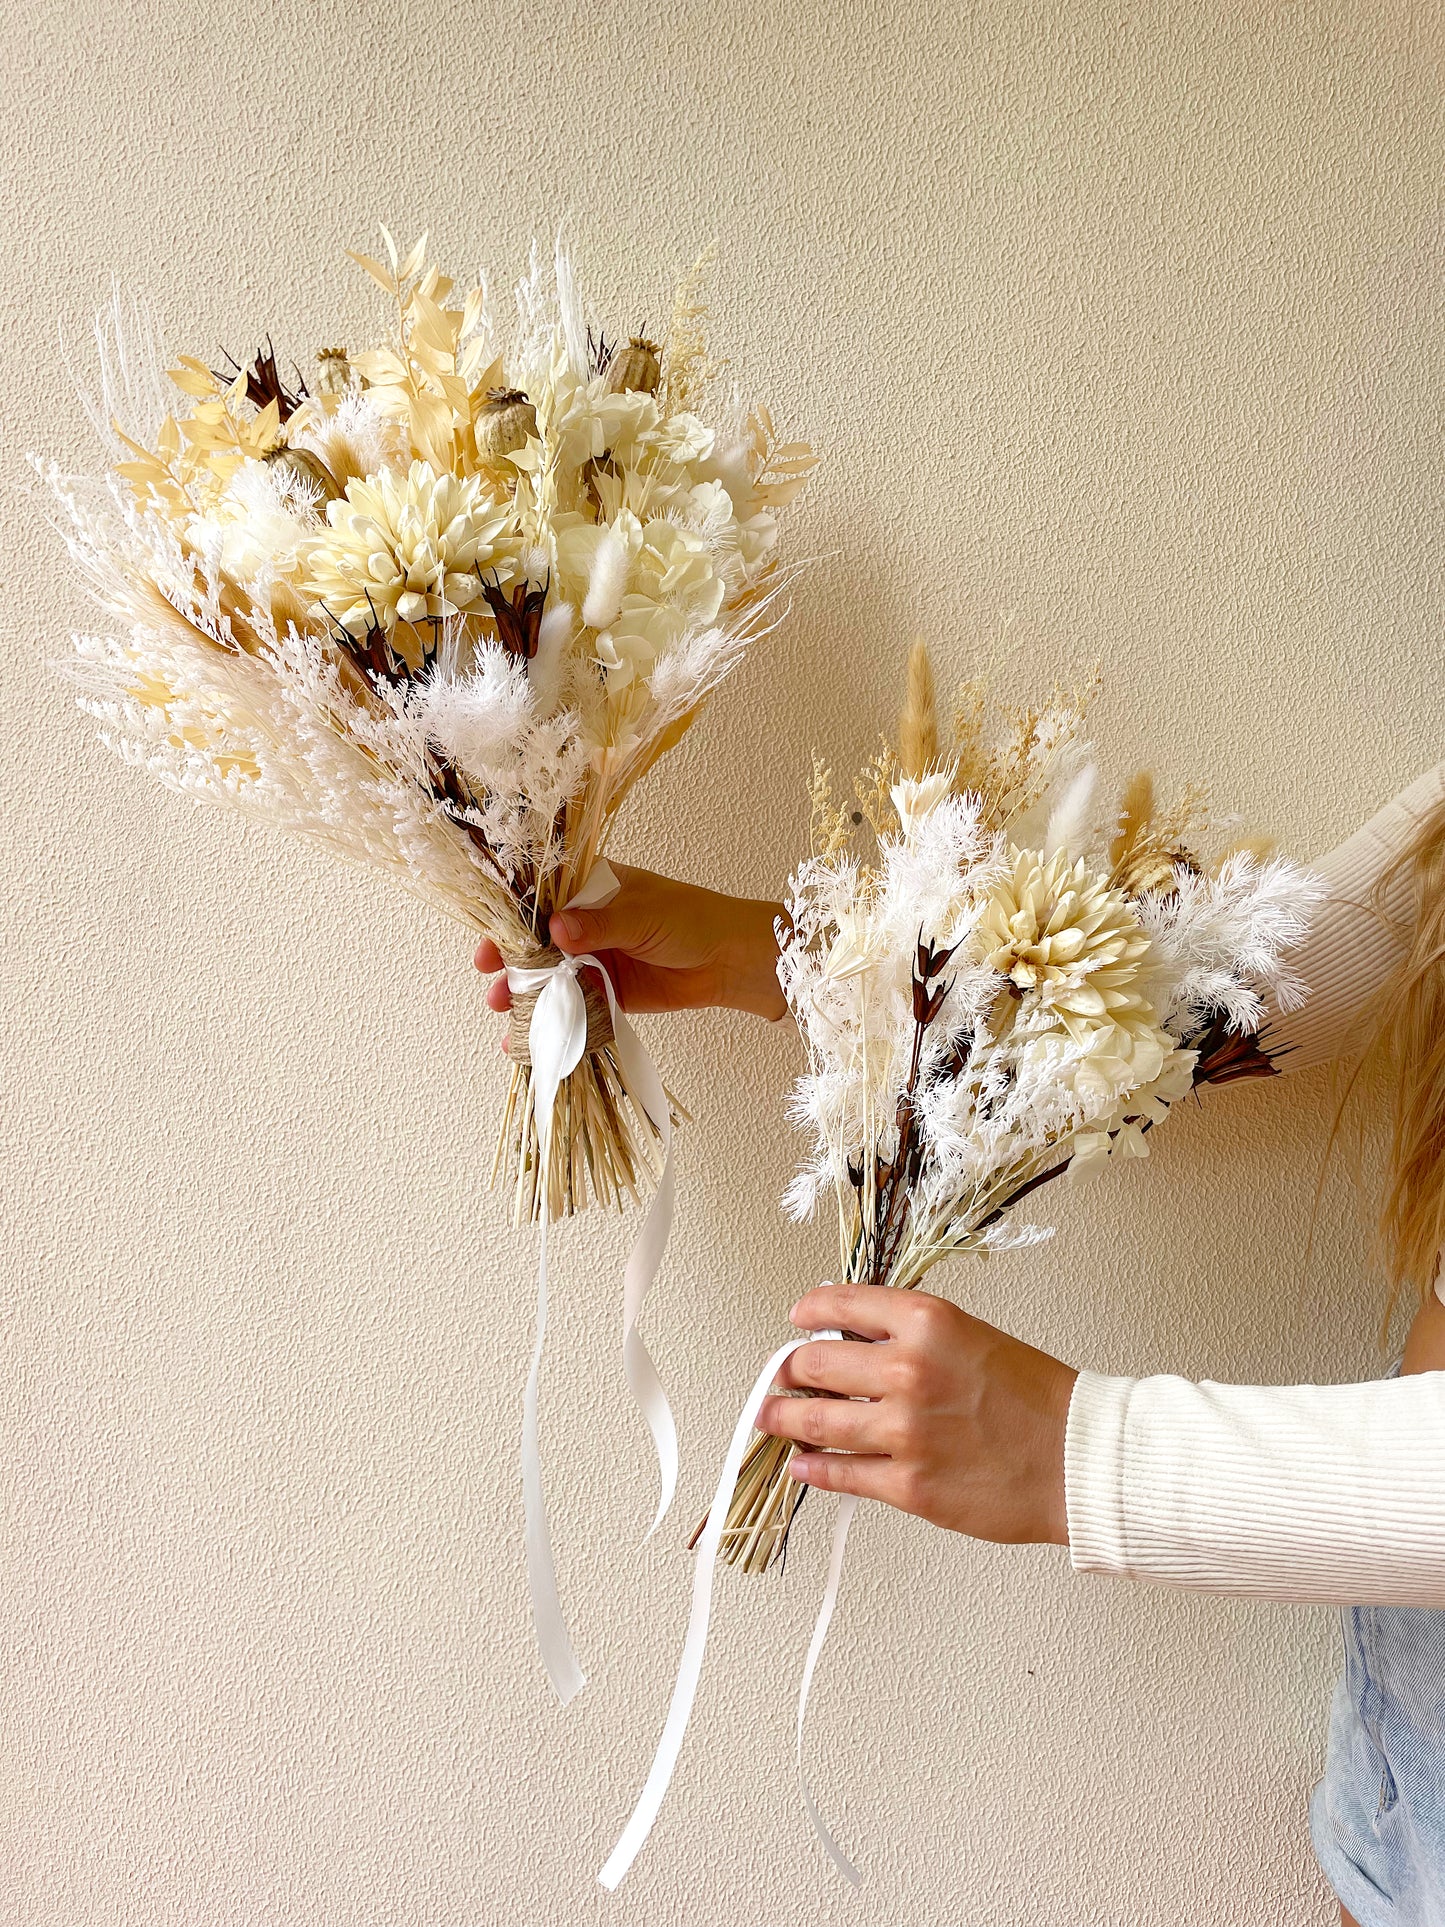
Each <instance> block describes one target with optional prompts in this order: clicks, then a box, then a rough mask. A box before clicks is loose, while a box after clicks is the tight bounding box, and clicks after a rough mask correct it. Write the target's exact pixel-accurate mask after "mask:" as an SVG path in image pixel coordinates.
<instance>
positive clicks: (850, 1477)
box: [788, 1452, 894, 1504]
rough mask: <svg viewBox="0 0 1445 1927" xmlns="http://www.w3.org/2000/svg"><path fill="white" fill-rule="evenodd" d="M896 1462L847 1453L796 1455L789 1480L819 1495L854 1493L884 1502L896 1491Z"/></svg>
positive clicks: (888, 1500)
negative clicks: (794, 1480) (811, 1488)
mask: <svg viewBox="0 0 1445 1927" xmlns="http://www.w3.org/2000/svg"><path fill="white" fill-rule="evenodd" d="M892 1468H893V1461H892V1460H891V1459H879V1458H870V1457H868V1456H866V1455H862V1454H857V1453H848V1452H796V1453H794V1455H793V1457H792V1458H791V1459H789V1461H788V1477H789V1478H790V1479H796V1480H797V1481H798V1483H799V1485H811V1486H815V1487H816V1488H817V1489H818V1491H820V1492H853V1493H856V1494H857V1496H858V1497H859V1498H860V1499H883V1500H885V1501H887V1502H888V1503H889V1504H891V1503H892V1501H891V1500H890V1499H889V1497H888V1495H889V1493H890V1492H891V1491H892V1490H893V1486H894V1478H893V1469H892Z"/></svg>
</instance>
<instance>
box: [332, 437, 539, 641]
mask: <svg viewBox="0 0 1445 1927" xmlns="http://www.w3.org/2000/svg"><path fill="white" fill-rule="evenodd" d="M507 515H508V509H507V506H506V505H505V504H504V503H499V502H497V501H496V500H494V498H493V497H492V496H490V495H486V494H483V493H482V485H481V482H480V480H479V479H478V478H477V477H476V476H474V475H473V476H467V477H465V478H462V477H459V476H456V475H438V474H437V473H436V472H435V471H434V470H433V468H432V466H431V464H430V462H419V461H418V462H413V463H412V465H411V467H410V468H409V469H408V470H407V472H406V474H405V475H401V474H399V473H398V472H396V471H395V470H392V469H383V470H382V472H381V473H380V474H378V475H369V476H368V477H367V478H366V480H365V481H363V482H358V481H350V482H348V483H347V485H346V494H345V496H344V497H340V498H338V499H337V500H336V501H334V502H330V503H328V505H327V510H326V516H327V524H328V526H327V527H326V528H325V529H324V530H323V531H322V533H321V534H320V535H319V536H318V537H317V539H316V542H315V543H314V545H313V546H312V548H311V550H310V552H309V554H308V556H307V568H308V585H307V586H308V587H309V588H310V590H311V593H312V595H313V596H314V597H315V599H316V601H317V602H318V603H319V604H323V605H324V606H325V609H326V612H327V613H328V614H329V615H330V616H331V617H332V619H333V620H334V621H336V622H338V623H340V624H341V626H342V627H343V628H345V629H350V630H352V631H353V632H364V631H365V630H366V629H367V628H368V627H369V626H370V625H371V623H372V622H378V623H380V624H381V626H382V627H383V628H384V629H385V630H386V632H387V634H388V635H390V634H391V633H392V631H393V630H394V629H395V628H396V627H397V625H398V624H399V623H422V622H438V621H440V620H441V619H442V618H443V617H445V616H451V615H456V614H457V613H458V611H459V610H462V609H465V608H467V607H469V606H470V604H471V603H473V602H474V601H476V599H477V597H478V596H479V595H480V594H481V583H480V581H479V580H478V577H477V570H478V569H485V568H486V567H487V565H488V564H489V563H491V562H492V561H494V560H495V558H496V555H497V551H498V546H499V545H498V544H497V540H496V538H497V536H498V535H499V534H500V533H501V531H502V529H503V527H504V526H505V524H506V521H507Z"/></svg>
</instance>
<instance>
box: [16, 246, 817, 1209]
mask: <svg viewBox="0 0 1445 1927" xmlns="http://www.w3.org/2000/svg"><path fill="white" fill-rule="evenodd" d="M383 234H384V236H385V241H386V260H385V261H377V260H374V259H371V258H369V257H367V256H365V255H361V254H356V255H353V257H352V258H353V259H354V260H355V261H357V262H358V263H359V264H360V266H361V267H362V268H364V269H365V270H366V272H367V273H368V274H369V275H371V277H372V278H373V279H374V280H375V281H376V282H377V283H378V285H379V286H380V288H381V289H382V291H383V293H384V294H385V296H386V299H387V302H388V304H389V305H390V308H391V310H392V325H391V328H390V330H389V332H388V333H387V334H386V335H385V336H384V338H383V339H381V340H380V341H378V342H376V343H375V344H374V345H372V346H370V347H368V348H366V349H365V350H364V351H356V350H348V349H344V348H339V347H338V348H324V349H322V350H321V351H320V353H319V354H318V355H317V357H316V364H315V371H314V374H313V375H312V378H311V383H310V385H309V386H308V384H307V382H306V380H305V379H304V378H303V377H302V376H301V375H300V373H299V372H297V373H296V374H295V375H294V376H293V377H291V378H290V379H289V380H288V379H287V377H286V376H285V375H284V373H283V371H282V369H281V368H280V367H279V366H278V363H277V359H276V356H275V353H274V351H273V350H272V349H271V348H270V347H269V345H268V347H267V349H266V350H264V351H263V352H261V353H260V354H258V355H257V356H256V358H255V359H254V361H252V362H251V363H250V364H249V365H248V366H245V367H241V366H239V365H237V364H236V363H234V362H232V363H231V364H230V365H229V366H228V367H225V368H222V369H221V370H219V371H213V370H212V369H211V368H210V367H208V366H207V365H206V363H205V362H204V361H202V360H200V359H198V358H197V357H195V356H192V355H182V356H180V357H179V359H178V361H177V363H176V365H175V366H173V367H172V368H171V369H170V370H169V380H170V390H169V393H168V392H167V383H166V380H165V378H164V375H163V372H162V370H163V363H162V361H161V359H160V356H159V354H158V350H157V346H156V343H155V340H154V335H153V330H152V329H151V327H150V326H149V324H148V323H147V321H146V318H145V316H144V314H143V312H140V311H138V310H137V311H135V312H133V313H131V314H130V315H125V314H123V313H122V311H121V306H120V303H119V302H118V301H117V303H116V304H115V305H114V307H113V310H112V312H111V314H110V316H109V317H107V318H105V319H104V320H103V321H102V323H101V324H100V326H99V327H98V329H97V334H98V339H99V347H100V362H101V368H100V392H99V395H98V396H97V397H96V398H94V401H93V404H92V414H93V417H94V419H95V423H96V426H97V428H98V430H99V431H100V433H101V435H102V438H103V440H104V442H105V445H106V447H107V450H108V452H109V454H110V457H111V462H110V468H109V472H108V474H107V475H106V476H105V477H103V478H100V479H96V478H80V477H75V476H69V475H66V474H64V473H62V472H61V471H60V469H59V468H58V466H57V465H56V464H54V463H53V462H39V463H38V466H40V467H41V469H42V470H43V472H44V473H45V475H46V476H47V478H48V479H49V480H50V482H51V483H52V485H53V487H54V489H55V491H56V493H57V495H58V496H59V498H60V500H61V502H62V504H63V505H64V508H65V509H66V511H68V513H67V516H66V524H65V528H66V534H67V538H68V541H69V544H70V548H71V552H72V554H73V555H74V556H75V558H76V559H77V561H78V562H79V563H80V564H81V566H82V568H83V570H84V572H85V575H86V577H87V579H88V581H89V583H90V585H91V587H92V588H93V590H94V591H95V595H96V598H97V600H98V602H99V604H100V606H101V608H102V609H103V610H104V612H105V614H106V616H107V617H108V618H109V619H110V624H111V625H113V626H111V627H109V628H108V630H107V632H106V633H104V634H89V633H86V634H80V635H77V636H76V637H75V638H74V646H75V659H74V661H73V664H72V670H73V673H74V674H75V675H76V677H77V679H78V680H79V682H80V684H81V688H82V702H83V704H84V706H85V707H86V708H88V709H89V710H91V711H92V712H93V713H94V714H95V715H96V716H97V717H98V718H99V719H100V721H101V723H102V725H103V734H104V737H105V740H106V741H107V742H108V743H109V744H110V745H111V746H112V747H113V748H114V749H116V750H117V751H118V753H119V754H120V755H121V756H122V757H124V758H125V759H126V760H127V761H130V762H133V763H137V764H139V765H141V766H142V767H144V768H145V769H147V770H149V771H150V772H151V773H152V774H153V775H154V776H156V777H158V778H159V779H160V780H161V781H162V782H163V783H166V784H168V785H169V786H171V787H172V788H175V789H178V790H182V791H184V792H186V793H187V794H189V795H192V796H196V797H202V798H206V799H209V800H213V801H216V802H221V803H226V804H230V805H233V806H234V807H236V808H239V809H242V810H245V811H247V812H249V813H250V814H252V815H254V816H257V817H260V818H261V819H263V820H265V821H266V822H268V823H271V824H273V825H275V826H276V827H279V828H282V829H286V830H290V831H293V832H296V833H299V834H300V835H303V836H305V837H309V838H310V839H312V840H313V841H315V842H319V843H321V844H323V845H324V846H325V847H327V848H328V849H330V850H332V851H333V852H335V853H336V854H338V855H340V856H343V857H346V858H349V859H352V860H354V861H357V862H360V863H363V864H366V865H368V866H371V867H374V868H376V869H379V870H382V871H384V872H386V873H387V874H389V875H391V876H393V877H395V878H397V879H398V880H399V881H401V882H402V883H403V884H405V885H406V886H407V887H408V888H410V889H412V890H413V891H415V892H417V893H418V894H420V895H421V896H423V897H425V898H426V899H428V900H429V901H430V902H432V903H433V904H435V905H436V906H437V907H439V908H440V909H441V910H443V911H444V912H446V913H447V914H448V915H449V916H452V917H455V918H457V919H459V920H460V921H461V922H463V923H464V924H466V925H468V926H469V927H470V928H471V929H472V930H473V931H475V932H477V933H478V934H480V935H484V936H487V937H489V938H491V939H492V941H493V942H494V943H495V944H496V945H497V948H498V949H499V950H500V952H501V953H502V955H503V956H504V957H505V958H506V959H507V961H508V963H509V964H512V965H515V966H516V967H517V968H518V969H519V970H529V971H535V970H537V969H539V968H541V969H547V968H553V969H555V968H556V967H557V966H559V965H560V964H561V963H562V962H563V960H562V959H561V957H560V956H559V954H558V953H557V952H555V951H554V950H552V949H551V948H550V947H549V945H548V942H547V920H548V916H549V914H550V913H551V911H553V910H554V909H557V908H559V907H560V906H561V905H562V904H564V903H566V902H567V901H569V900H570V899H572V898H574V897H575V896H577V894H578V893H579V892H586V891H587V890H588V888H589V884H590V885H591V887H592V889H593V891H594V894H595V891H596V888H597V883H596V881H595V880H594V875H593V873H594V870H595V869H596V868H597V866H598V865H599V864H600V863H601V861H602V858H603V852H604V848H605V845H606V842H607V836H608V832H609V829H610V828H611V826H612V823H613V821H614V819H615V817H616V814H617V811H618V808H619V806H620V805H621V803H622V802H623V800H624V798H625V797H626V796H627V795H628V794H629V792H630V791H631V790H632V788H633V786H634V785H635V784H636V783H637V782H638V781H639V780H640V779H641V778H642V777H643V776H645V775H646V774H647V772H648V771H649V770H650V769H651V768H652V766H653V765H654V764H655V763H656V762H657V761H658V759H659V757H661V756H662V755H664V754H665V752H666V751H667V750H669V749H671V748H672V747H673V746H674V745H675V744H676V743H677V742H678V741H679V739H680V738H681V737H682V735H683V734H684V732H685V731H686V730H687V729H688V727H689V726H690V724H691V723H692V722H693V721H694V719H695V718H696V716H697V715H698V713H699V710H700V708H701V706H702V704H703V702H704V701H705V699H706V698H707V696H708V695H709V694H710V693H711V692H712V690H713V689H714V688H715V687H716V686H717V684H718V683H719V682H720V681H721V680H722V678H723V677H724V676H725V675H726V674H727V672H728V671H729V670H730V669H731V668H732V667H733V666H734V665H735V664H736V662H737V661H738V659H739V658H740V656H741V655H742V653H743V651H744V649H745V648H746V646H747V644H748V642H749V641H750V639H752V638H753V637H755V636H756V635H757V634H758V633H759V631H760V629H762V628H763V627H765V626H766V624H767V622H768V621H769V612H770V609H771V607H772V603H771V600H770V598H771V595H772V594H773V592H774V591H775V590H776V587H777V582H778V555H777V547H778V530H777V520H776V513H777V511H778V509H779V508H781V507H782V506H783V504H784V503H786V502H787V501H789V500H790V499H791V498H792V497H793V495H795V494H796V492H797V490H798V489H799V487H800V486H801V485H802V483H803V480H804V478H805V477H806V475H807V472H808V469H809V468H810V466H811V462H812V457H811V455H810V453H809V451H808V450H807V449H806V447H804V446H803V445H801V444H799V443H789V444H784V445H779V443H778V442H777V441H776V439H775V437H774V433H773V428H772V423H771V419H770V417H769V414H768V412H767V410H766V409H765V408H746V407H744V406H742V405H740V404H738V403H736V402H734V403H733V404H731V405H729V406H725V407H723V408H721V409H719V410H713V411H709V409H708V406H707V396H708V391H709V387H710V385H711V382H712V378H713V377H714V376H715V374H716V373H717V369H718V364H716V363H715V362H714V361H713V360H712V359H711V358H710V356H709V353H708V350H707V345H706V338H705V330H704V313H705V311H704V307H703V301H702V295H701V283H702V278H703V271H704V269H705V266H706V257H704V261H703V262H702V263H700V264H699V267H698V268H697V269H695V270H694V271H693V273H692V274H691V275H689V276H688V277H687V278H686V279H685V280H684V281H683V283H682V285H681V287H680V289H679V291H678V295H677V299H676V305H675V309H674V313H673V317H672V322H671V325H670V327H669V328H668V329H667V331H666V333H665V335H664V337H663V338H662V340H661V341H660V342H653V341H650V340H648V339H646V338H644V337H642V336H637V337H634V338H632V339H630V340H629V341H627V342H626V343H624V344H616V343H614V342H612V341H610V340H608V339H607V338H606V337H605V335H604V334H603V333H602V332H601V330H600V329H599V327H598V326H597V325H596V322H595V318H594V317H592V316H591V315H590V314H589V311H588V310H587V309H586V308H585V307H584V304H583V301H582V298H581V296H580V294H579V292H578V289H577V286H576V282H575V278H574V274H573V271H572V268H571V265H570V262H569V260H568V258H567V257H566V255H565V254H563V253H562V252H561V251H560V250H559V251H558V254H557V257H556V261H555V265H554V267H552V269H551V271H550V272H549V271H548V269H547V267H546V266H545V265H544V264H543V263H542V262H541V261H540V260H539V258H538V257H537V256H536V254H535V251H534V258H533V263H532V269H531V272H530V273H529V274H528V276H527V277H526V278H525V279H524V280H523V281H522V283H521V284H520V286H519V287H518V288H517V290H516V302H515V314H514V317H513V319H512V321H511V324H510V327H507V326H504V325H503V321H502V318H501V317H500V316H499V314H498V313H497V310H496V304H494V302H493V300H492V298H491V295H490V293H489V290H488V286H487V284H486V282H485V280H482V281H479V283H478V284H477V285H476V286H474V287H473V288H472V289H471V290H470V291H469V292H468V293H467V294H466V295H465V297H464V299H463V300H462V301H461V303H460V305H457V304H456V303H455V302H454V300H453V298H452V295H453V290H452V283H451V282H450V281H449V280H448V279H447V278H446V277H445V276H444V275H443V274H442V273H441V272H440V271H439V270H438V268H437V267H436V266H434V265H433V264H432V262H431V261H430V260H429V259H428V254H427V243H426V237H425V236H423V237H422V239H421V240H419V241H418V242H417V243H416V245H415V246H414V247H412V248H410V249H409V250H407V251H406V252H405V253H404V254H403V253H402V252H401V251H399V250H398V249H397V247H396V246H395V245H394V243H393V241H392V239H391V236H390V235H389V234H387V233H386V230H385V229H383ZM178 403H179V405H177V404H178ZM601 875H602V876H604V877H605V875H606V872H605V870H603V871H602V872H601ZM583 988H584V990H585V993H586V1019H587V1028H586V1048H585V1051H584V1053H583V1055H582V1058H581V1061H580V1062H579V1063H578V1064H577V1066H576V1068H575V1069H574V1070H573V1071H572V1072H571V1073H570V1075H568V1076H567V1077H566V1078H565V1080H564V1082H563V1084H562V1086H561V1089H560V1091H559V1093H558V1096H557V1101H556V1106H555V1116H554V1119H553V1128H552V1130H551V1133H550V1143H549V1144H545V1145H544V1144H542V1143H541V1142H540V1141H539V1133H538V1128H537V1124H538V1120H537V1116H536V1108H535V1106H534V1105H533V1104H532V1103H531V1102H530V1101H529V1085H530V1080H531V1066H530V1062H529V1053H528V1048H527V1035H528V1018H529V1014H530V1010H531V1006H532V1003H533V1002H534V1001H535V998H536V995H537V989H536V987H535V986H534V987H533V988H532V989H531V990H530V991H529V992H527V993H524V994H523V995H522V996H521V997H520V998H519V1000H518V1001H519V1004H520V1006H521V1009H520V1011H519V1018H518V1020H517V1021H514V1023H513V1026H512V1036H511V1052H512V1073H511V1085H510V1090H509V1095H508V1099H507V1105H506V1111H505V1115H504V1119H503V1125H502V1132H501V1138H500V1142H499V1145H498V1155H497V1171H498V1172H499V1173H505V1174H506V1175H507V1176H508V1178H509V1180H510V1182H511V1184H512V1186H513V1197H514V1209H515V1215H516V1217H517V1219H518V1220H519V1221H520V1220H525V1219H526V1218H528V1217H541V1216H543V1215H544V1214H545V1215H549V1216H551V1217H557V1216H560V1215H562V1214H564V1213H569V1212H571V1211H573V1210H575V1209H577V1208H578V1207H579V1206H580V1205H582V1204H583V1203H585V1202H586V1201H587V1198H588V1196H589V1194H590V1195H591V1196H594V1197H595V1198H597V1199H598V1200H599V1201H600V1202H601V1203H603V1204H604V1205H612V1206H615V1205H618V1204H620V1203H621V1201H622V1200H623V1199H624V1198H626V1197H627V1196H629V1195H632V1194H635V1192H636V1191H637V1189H638V1187H639V1185H640V1184H641V1183H642V1182H644V1181H645V1179H646V1177H647V1175H648V1172H649V1168H650V1166H651V1165H652V1163H653V1159H654V1152H655V1140H656V1129H655V1121H654V1120H651V1119H650V1118H649V1117H648V1115H647V1113H646V1109H645V1107H644V1106H642V1105H641V1104H640V1103H639V1101H638V1095H639V1094H638V1093H637V1091H636V1090H634V1089H632V1088H631V1082H632V1080H631V1078H630V1076H629V1072H628V1068H627V1066H626V1064H625V1063H624V1062H623V1061H622V1058H621V1056H620V1055H619V1053H618V1052H617V1051H616V1050H615V1048H614V1040H613V1036H612V1022H611V1015H610V1012H609V1009H608V1005H607V1000H606V998H605V997H604V996H603V994H602V991H601V987H600V985H599V984H598V982H597V981H596V979H595V978H593V977H588V978H587V979H585V980H584V985H583Z"/></svg>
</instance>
